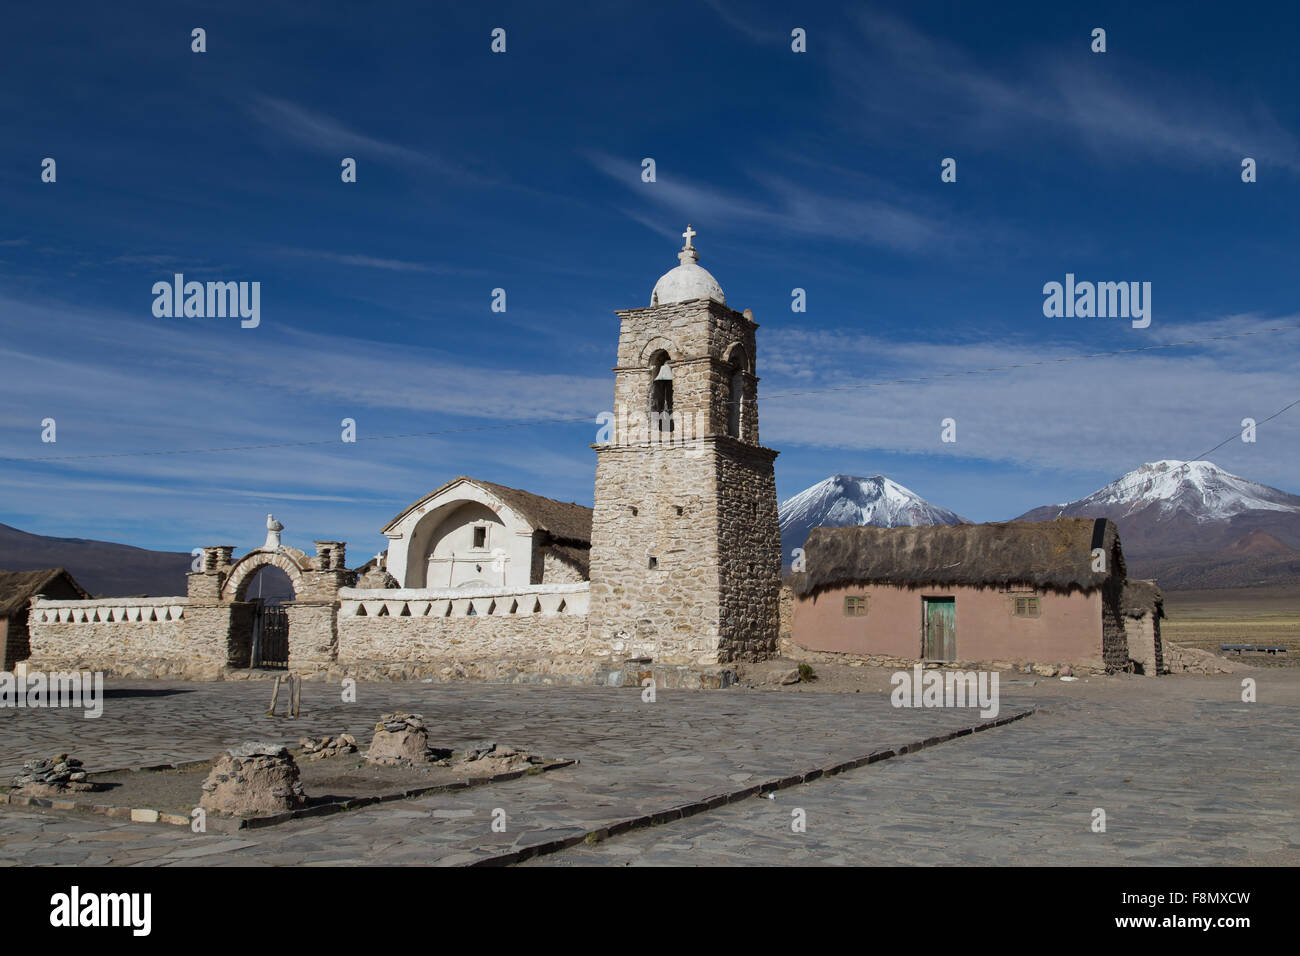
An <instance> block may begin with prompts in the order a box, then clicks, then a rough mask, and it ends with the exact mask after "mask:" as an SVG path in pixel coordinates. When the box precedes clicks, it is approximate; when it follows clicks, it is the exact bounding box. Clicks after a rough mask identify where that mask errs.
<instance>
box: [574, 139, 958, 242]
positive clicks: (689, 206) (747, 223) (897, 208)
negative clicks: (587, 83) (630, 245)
mask: <svg viewBox="0 0 1300 956" xmlns="http://www.w3.org/2000/svg"><path fill="white" fill-rule="evenodd" d="M588 160H589V161H590V162H591V164H592V165H593V166H594V167H595V168H596V169H598V170H599V171H600V172H602V173H604V174H605V175H606V176H608V177H609V178H610V179H613V180H616V181H618V182H620V183H624V184H625V185H626V186H627V188H628V189H629V190H633V189H634V190H636V191H637V192H636V196H637V197H638V198H641V199H642V200H644V201H645V202H647V203H651V204H654V205H656V206H659V207H661V208H664V209H668V210H671V211H672V212H673V213H675V214H676V215H677V216H678V217H679V218H681V217H683V216H685V217H687V218H690V219H692V221H694V222H709V223H711V224H714V225H723V226H728V227H732V228H736V227H759V228H762V229H765V230H768V231H779V232H785V233H794V234H798V235H808V236H819V237H826V238H832V239H843V240H853V241H861V242H868V243H872V244H875V245H880V246H888V247H891V248H896V249H902V250H906V251H915V250H918V249H920V248H922V247H925V246H929V245H932V244H936V243H940V242H945V243H946V242H948V241H949V239H948V236H949V235H950V231H949V230H947V229H946V228H945V227H944V226H943V224H942V223H941V221H940V220H938V219H935V218H930V217H927V216H925V215H923V214H922V213H919V212H916V211H915V210H914V209H911V208H908V207H906V206H904V205H902V204H898V203H893V202H889V201H886V200H881V199H872V198H866V199H863V198H856V197H851V196H845V195H835V194H831V193H826V192H820V191H818V190H815V189H813V188H812V187H810V186H808V185H806V184H804V183H802V182H799V181H796V180H794V179H792V178H789V177H785V176H781V175H778V174H776V173H768V172H755V173H753V174H751V175H750V179H751V180H752V181H753V182H754V183H755V184H756V185H757V187H759V188H758V189H755V190H753V191H752V192H754V193H757V194H758V195H759V197H760V198H756V199H746V198H743V197H742V196H741V195H740V194H738V193H736V192H730V191H726V190H723V189H721V188H719V187H717V186H706V185H704V184H702V183H697V182H693V181H691V180H687V179H683V178H678V177H673V176H666V175H665V174H664V173H663V172H662V171H660V173H659V178H658V180H657V181H656V182H655V183H652V184H643V183H641V181H640V176H639V167H638V166H637V164H636V163H634V162H629V161H627V160H625V159H618V158H616V157H614V156H611V155H609V154H608V153H601V152H592V153H589V154H588ZM629 215H631V216H632V218H635V219H638V221H646V219H648V217H645V216H644V215H642V214H637V213H629ZM652 228H655V227H652ZM656 231H659V229H658V228H656Z"/></svg>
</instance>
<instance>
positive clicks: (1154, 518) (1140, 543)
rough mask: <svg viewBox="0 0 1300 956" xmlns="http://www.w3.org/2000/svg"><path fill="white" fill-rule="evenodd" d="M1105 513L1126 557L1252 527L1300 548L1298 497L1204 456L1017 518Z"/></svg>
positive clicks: (1179, 548)
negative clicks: (1114, 526)
mask: <svg viewBox="0 0 1300 956" xmlns="http://www.w3.org/2000/svg"><path fill="white" fill-rule="evenodd" d="M1062 517H1063V518H1110V519H1111V520H1112V521H1114V522H1116V523H1117V524H1118V525H1119V533H1120V540H1121V542H1122V543H1123V547H1124V553H1125V554H1126V555H1128V556H1130V557H1139V558H1140V557H1145V556H1152V555H1161V556H1164V555H1178V554H1182V555H1190V554H1193V553H1196V552H1206V551H1215V550H1219V549H1221V548H1224V547H1227V546H1228V545H1230V544H1231V543H1232V542H1234V541H1237V540H1238V539H1240V538H1241V537H1242V536H1244V535H1246V534H1249V533H1250V532H1252V531H1263V532H1266V533H1268V534H1270V535H1273V536H1274V537H1276V538H1279V539H1281V540H1282V541H1283V542H1285V543H1286V544H1287V545H1289V546H1291V547H1297V546H1300V495H1292V494H1287V493H1286V492H1285V491H1279V490H1278V489H1277V488H1270V487H1269V486H1268V485H1261V484H1260V483H1259V482H1256V481H1251V480H1249V479H1248V478H1242V477H1241V476H1240V475H1234V474H1231V473H1229V472H1226V471H1224V470H1223V469H1222V468H1220V467H1219V466H1218V465H1216V464H1214V463H1213V462H1209V461H1171V460H1164V461H1153V462H1148V463H1147V464H1145V465H1142V466H1141V467H1140V468H1137V469H1135V470H1134V471H1130V472H1129V473H1128V474H1127V475H1124V476H1123V477H1122V478H1119V479H1117V480H1115V481H1112V482H1111V483H1110V484H1108V485H1106V487H1104V488H1102V489H1100V490H1098V491H1095V492H1093V493H1092V494H1090V495H1088V497H1086V498H1080V499H1079V500H1078V501H1072V502H1069V503H1068V504H1064V505H1047V506H1045V507H1042V508H1035V509H1034V510H1033V511H1029V512H1027V513H1025V514H1023V515H1021V516H1020V518H1018V519H1017V520H1020V521H1050V520H1051V519H1053V518H1062Z"/></svg>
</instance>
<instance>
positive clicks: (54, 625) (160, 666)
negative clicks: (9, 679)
mask: <svg viewBox="0 0 1300 956" xmlns="http://www.w3.org/2000/svg"><path fill="white" fill-rule="evenodd" d="M189 616H190V609H189V608H188V607H186V599H185V598H181V597H163V598H107V599H103V600H93V601H45V600H40V599H38V600H36V601H35V602H33V606H32V610H31V612H30V614H29V617H28V633H29V634H30V641H31V657H30V658H28V660H27V661H26V664H27V667H28V668H29V669H30V670H42V671H51V670H91V671H101V672H103V673H104V674H106V675H110V676H116V677H184V678H195V679H212V678H213V677H215V676H216V675H217V674H218V673H219V671H220V669H221V666H222V663H223V661H222V660H220V659H219V658H217V657H215V656H214V655H213V654H211V653H210V652H209V649H207V648H203V647H199V646H195V643H194V642H192V641H190V640H188V627H189Z"/></svg>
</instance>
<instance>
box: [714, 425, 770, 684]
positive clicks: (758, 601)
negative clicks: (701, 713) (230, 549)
mask: <svg viewBox="0 0 1300 956" xmlns="http://www.w3.org/2000/svg"><path fill="white" fill-rule="evenodd" d="M718 446H719V454H718V456H717V458H716V465H717V485H718V489H719V503H718V538H719V547H718V553H719V579H720V585H721V589H722V608H721V612H722V614H721V621H720V625H721V643H720V647H719V658H720V659H721V660H722V661H724V662H730V661H754V660H762V659H764V658H766V657H770V656H772V655H773V654H775V653H776V650H777V635H778V631H779V628H780V591H781V527H780V520H779V518H778V517H777V504H776V477H775V475H774V474H773V470H772V462H773V459H775V457H776V454H775V452H772V451H770V450H768V449H766V448H757V447H754V446H752V445H746V444H744V443H743V442H740V441H736V440H734V439H729V438H723V439H719V440H718Z"/></svg>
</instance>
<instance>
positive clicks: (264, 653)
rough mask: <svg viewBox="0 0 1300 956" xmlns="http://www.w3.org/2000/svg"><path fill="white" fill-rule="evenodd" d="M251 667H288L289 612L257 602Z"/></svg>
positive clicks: (277, 605) (277, 606)
mask: <svg viewBox="0 0 1300 956" xmlns="http://www.w3.org/2000/svg"><path fill="white" fill-rule="evenodd" d="M250 666H251V667H271V668H277V669H288V667H289V612H288V611H286V610H285V609H284V607H283V606H281V605H279V604H262V603H261V602H258V603H257V605H256V610H255V611H254V613H253V654H252V662H251V664H250Z"/></svg>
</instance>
